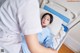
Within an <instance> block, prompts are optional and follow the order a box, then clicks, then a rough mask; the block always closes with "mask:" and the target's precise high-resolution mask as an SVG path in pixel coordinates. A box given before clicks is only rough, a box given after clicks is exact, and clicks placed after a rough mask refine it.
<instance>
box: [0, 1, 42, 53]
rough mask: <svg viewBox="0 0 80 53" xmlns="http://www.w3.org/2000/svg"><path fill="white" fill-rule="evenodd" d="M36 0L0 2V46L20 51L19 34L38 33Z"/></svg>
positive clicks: (38, 23) (38, 15)
mask: <svg viewBox="0 0 80 53" xmlns="http://www.w3.org/2000/svg"><path fill="white" fill-rule="evenodd" d="M39 13H40V12H39V5H38V1H37V0H6V1H4V2H3V4H0V47H3V48H4V49H5V50H6V51H7V52H8V53H20V49H21V36H20V32H22V33H23V34H24V35H29V34H34V33H38V32H40V31H41V30H42V28H41V24H40V18H39V17H40V14H39Z"/></svg>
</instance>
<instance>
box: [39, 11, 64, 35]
mask: <svg viewBox="0 0 80 53" xmlns="http://www.w3.org/2000/svg"><path fill="white" fill-rule="evenodd" d="M40 13H41V17H42V15H43V14H44V13H50V12H48V11H46V10H44V9H40ZM50 14H52V13H50ZM52 15H53V22H52V24H50V25H49V26H48V27H49V28H50V30H51V33H52V34H53V35H57V34H58V32H59V30H60V29H61V26H62V23H63V21H62V20H61V19H60V18H58V17H57V16H56V15H54V14H52Z"/></svg>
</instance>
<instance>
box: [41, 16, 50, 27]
mask: <svg viewBox="0 0 80 53" xmlns="http://www.w3.org/2000/svg"><path fill="white" fill-rule="evenodd" d="M49 24H50V16H49V15H45V16H44V18H43V19H42V21H41V25H42V27H46V26H47V25H49Z"/></svg>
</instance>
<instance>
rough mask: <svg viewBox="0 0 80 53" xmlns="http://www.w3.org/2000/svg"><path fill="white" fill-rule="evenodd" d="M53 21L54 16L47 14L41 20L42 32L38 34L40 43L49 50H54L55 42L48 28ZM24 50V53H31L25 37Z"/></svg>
mask: <svg viewBox="0 0 80 53" xmlns="http://www.w3.org/2000/svg"><path fill="white" fill-rule="evenodd" d="M52 21H53V16H52V14H50V13H45V14H44V15H43V16H42V18H41V25H42V28H43V30H42V32H40V33H38V40H39V43H40V44H41V45H43V46H45V47H47V48H53V40H52V38H53V37H52V35H51V32H50V29H49V28H48V27H47V26H48V25H49V24H51V23H52ZM22 39H23V40H22V50H23V53H30V51H29V50H28V47H27V45H26V42H25V39H24V37H22Z"/></svg>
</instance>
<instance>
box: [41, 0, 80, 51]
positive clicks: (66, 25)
mask: <svg viewBox="0 0 80 53" xmlns="http://www.w3.org/2000/svg"><path fill="white" fill-rule="evenodd" d="M40 13H41V16H42V15H43V14H44V13H51V14H52V15H53V17H54V19H53V23H52V24H51V25H50V26H48V27H49V28H50V30H51V34H52V35H53V36H54V37H53V40H54V49H56V50H59V49H60V47H61V45H62V44H63V42H64V41H65V39H66V37H67V34H68V32H69V30H70V29H71V28H73V27H74V26H75V25H76V24H77V23H79V22H80V19H77V18H76V15H75V13H73V12H72V11H70V10H69V9H67V8H66V7H64V6H62V5H61V4H58V3H56V2H54V1H51V0H42V1H41V3H40Z"/></svg>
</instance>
